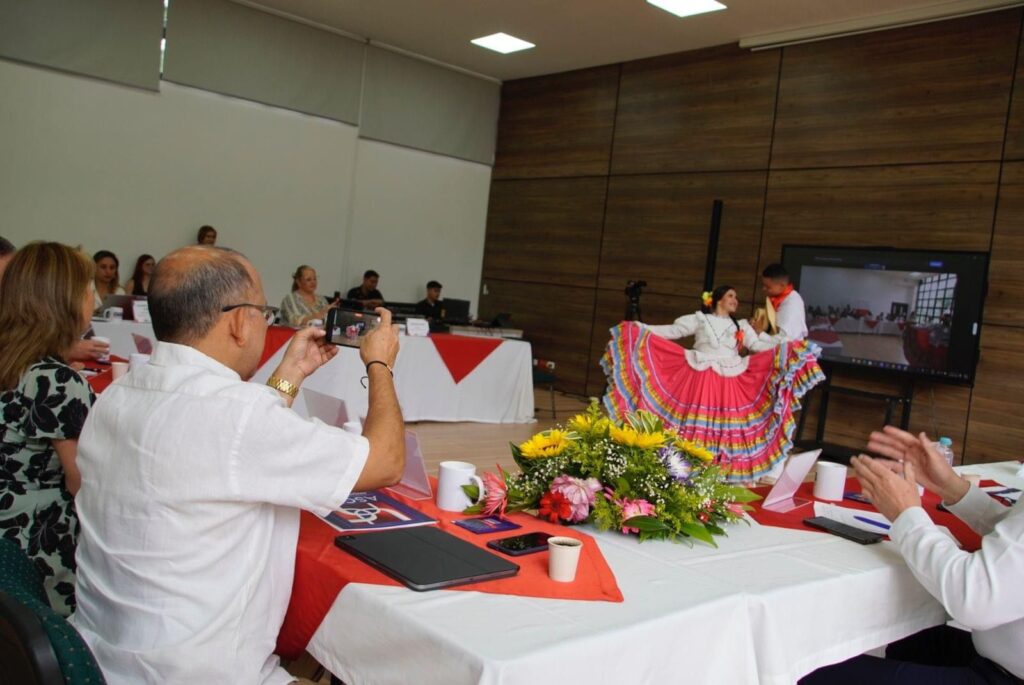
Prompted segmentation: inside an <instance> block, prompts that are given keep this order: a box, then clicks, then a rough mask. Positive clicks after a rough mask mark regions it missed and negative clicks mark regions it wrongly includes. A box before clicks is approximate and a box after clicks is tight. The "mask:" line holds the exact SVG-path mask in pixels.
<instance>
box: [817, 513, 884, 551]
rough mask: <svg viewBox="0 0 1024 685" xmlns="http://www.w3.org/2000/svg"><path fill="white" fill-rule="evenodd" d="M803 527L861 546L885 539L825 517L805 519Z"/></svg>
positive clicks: (877, 534) (882, 536)
mask: <svg viewBox="0 0 1024 685" xmlns="http://www.w3.org/2000/svg"><path fill="white" fill-rule="evenodd" d="M804 525H805V526H809V527H811V528H817V529H818V530H823V531H825V532H826V533H832V534H833V535H838V536H839V537H841V538H846V539H847V540H853V541H854V542H857V543H860V544H862V545H870V544H873V543H875V542H881V541H882V540H883V539H885V536H884V535H881V534H879V533H871V532H868V531H866V530H861V529H860V528H854V527H853V526H848V525H846V524H845V523H840V522H839V521H836V520H835V519H830V518H828V517H826V516H815V517H813V518H806V519H804Z"/></svg>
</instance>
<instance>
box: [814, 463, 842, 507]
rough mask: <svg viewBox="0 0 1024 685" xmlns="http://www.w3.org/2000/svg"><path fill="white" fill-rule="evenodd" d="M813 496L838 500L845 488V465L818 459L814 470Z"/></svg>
mask: <svg viewBox="0 0 1024 685" xmlns="http://www.w3.org/2000/svg"><path fill="white" fill-rule="evenodd" d="M815 474H816V475H815V480H814V496H815V497H816V498H817V499H825V500H831V501H834V502H838V501H839V500H841V499H843V492H844V491H845V490H846V467H845V466H843V465H842V464H836V463H835V462H831V461H819V462H818V464H817V467H816V470H815Z"/></svg>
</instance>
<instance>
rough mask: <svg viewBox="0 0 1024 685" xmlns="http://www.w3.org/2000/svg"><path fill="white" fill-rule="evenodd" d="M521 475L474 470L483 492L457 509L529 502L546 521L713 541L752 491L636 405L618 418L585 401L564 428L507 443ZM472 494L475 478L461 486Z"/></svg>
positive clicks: (497, 510) (496, 509) (491, 509)
mask: <svg viewBox="0 0 1024 685" xmlns="http://www.w3.org/2000/svg"><path fill="white" fill-rule="evenodd" d="M512 456H513V457H514V458H515V461H516V464H518V465H519V468H520V469H521V472H520V473H510V472H506V471H504V470H503V469H501V467H498V473H496V474H495V473H485V474H484V475H483V483H484V497H483V499H482V500H481V501H480V502H479V503H477V504H475V505H473V506H471V507H469V508H468V509H466V513H484V514H488V515H499V516H500V515H503V514H504V513H505V512H507V511H522V510H525V509H536V510H537V511H538V513H539V515H540V516H541V517H543V518H546V519H548V520H549V521H552V522H553V523H582V522H584V521H589V522H592V523H593V524H594V525H595V526H597V528H598V529H599V530H613V529H614V530H619V531H621V532H623V533H626V534H629V533H636V534H638V535H639V537H640V540H648V539H652V538H653V539H666V538H667V539H674V540H679V539H681V540H684V541H687V542H689V541H690V539H691V538H693V539H697V540H702V541H704V542H707V543H709V544H711V545H715V541H714V536H715V535H724V534H725V530H724V529H723V527H722V526H723V525H725V524H728V523H732V522H734V521H737V520H740V519H741V518H742V517H743V512H744V510H748V509H750V508H751V507H750V506H749V505H748V504H747V502H751V501H753V500H756V499H759V496H758V495H756V494H755V493H753V492H751V491H750V490H748V489H747V488H745V487H742V486H735V485H729V484H727V483H726V481H725V477H724V476H723V474H722V472H721V470H720V469H719V467H718V466H717V465H716V464H715V458H714V455H713V454H711V453H710V452H709V451H708V450H706V449H703V448H701V447H699V446H698V445H695V444H693V443H691V442H688V441H686V440H683V439H682V438H680V437H679V435H678V434H677V433H676V432H675V431H673V430H672V429H670V428H668V427H666V426H665V425H664V424H663V423H662V421H661V419H659V418H658V417H656V416H654V415H652V414H649V413H647V412H644V411H639V412H637V413H635V414H631V415H629V416H628V417H626V420H625V421H623V422H622V423H614V422H612V421H611V420H609V419H608V418H606V417H605V416H604V415H603V414H602V413H601V410H600V408H599V406H598V404H597V401H596V400H594V401H593V402H591V404H590V407H589V408H588V409H587V410H586V411H585V412H584V413H582V414H579V415H577V416H574V417H573V418H572V419H570V420H569V422H568V423H567V424H566V425H565V426H564V427H559V428H553V429H551V430H546V431H542V432H540V433H538V434H536V435H534V436H533V437H532V438H530V439H529V440H527V441H526V442H524V443H522V444H520V445H515V444H513V445H512ZM464 489H465V490H466V493H467V494H468V495H469V496H470V498H471V499H472V500H474V501H475V500H476V499H477V497H478V491H477V487H476V485H466V486H464Z"/></svg>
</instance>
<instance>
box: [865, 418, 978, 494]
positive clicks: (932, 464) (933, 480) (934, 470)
mask: <svg viewBox="0 0 1024 685" xmlns="http://www.w3.org/2000/svg"><path fill="white" fill-rule="evenodd" d="M868 449H869V450H871V451H872V452H875V453H876V454H881V455H882V456H885V457H889V458H890V459H895V460H896V463H894V464H892V466H893V467H897V468H898V466H899V464H903V465H904V467H905V465H906V464H911V465H913V471H914V474H915V477H916V479H917V482H918V483H920V484H921V485H923V486H924V487H925V488H927V489H928V490H931V491H932V492H934V493H936V494H937V495H939V496H940V497H942V499H943V500H944V501H945V502H949V503H950V504H952V503H954V502H957V501H959V500H960V498H961V497H963V496H964V494H965V493H966V492H967V490H968V489H969V487H970V485H969V484H968V483H967V481H965V480H963V479H962V478H960V476H958V475H957V473H956V472H955V471H954V470H953V467H951V466H950V465H949V464H948V463H947V462H946V460H945V459H944V458H943V457H942V455H941V454H939V453H938V452H937V451H936V450H935V448H934V446H933V445H932V441H931V439H930V438H929V437H928V436H927V435H925V434H924V433H920V434H919V435H918V436H917V437H914V436H913V435H911V434H910V433H908V432H906V431H904V430H900V429H899V428H896V427H894V426H886V427H885V428H883V429H882V430H881V431H874V432H872V433H871V437H870V438H869V439H868Z"/></svg>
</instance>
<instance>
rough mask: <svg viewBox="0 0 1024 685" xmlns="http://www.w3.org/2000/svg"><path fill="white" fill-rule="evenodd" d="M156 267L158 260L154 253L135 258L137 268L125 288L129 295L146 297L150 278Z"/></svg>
mask: <svg viewBox="0 0 1024 685" xmlns="http://www.w3.org/2000/svg"><path fill="white" fill-rule="evenodd" d="M155 267H156V260H155V259H153V255H148V254H144V255H139V258H138V259H136V260H135V270H134V271H132V277H131V278H129V279H128V282H127V283H125V284H124V289H125V290H126V291H127V292H128V294H129V295H135V296H136V297H145V296H146V293H148V292H149V279H150V278H151V277H152V276H153V269H154V268H155Z"/></svg>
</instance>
